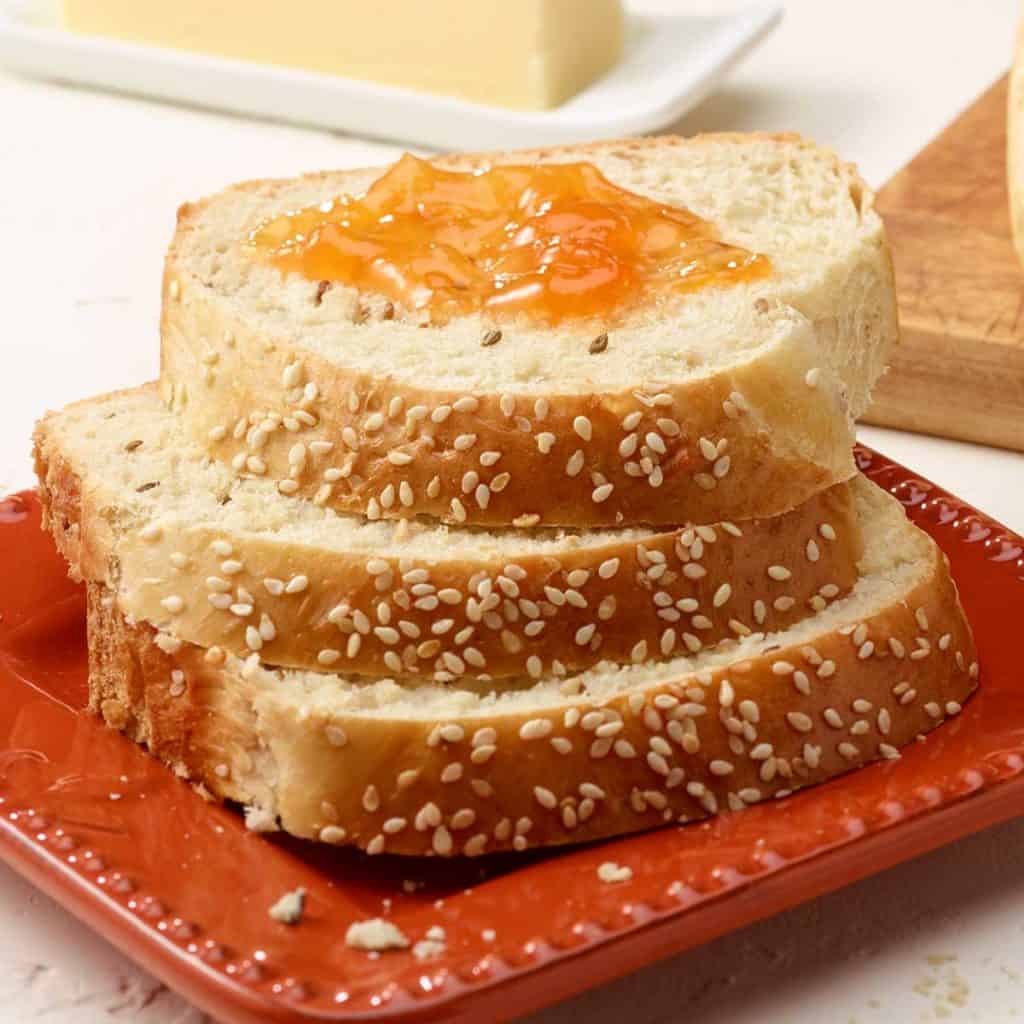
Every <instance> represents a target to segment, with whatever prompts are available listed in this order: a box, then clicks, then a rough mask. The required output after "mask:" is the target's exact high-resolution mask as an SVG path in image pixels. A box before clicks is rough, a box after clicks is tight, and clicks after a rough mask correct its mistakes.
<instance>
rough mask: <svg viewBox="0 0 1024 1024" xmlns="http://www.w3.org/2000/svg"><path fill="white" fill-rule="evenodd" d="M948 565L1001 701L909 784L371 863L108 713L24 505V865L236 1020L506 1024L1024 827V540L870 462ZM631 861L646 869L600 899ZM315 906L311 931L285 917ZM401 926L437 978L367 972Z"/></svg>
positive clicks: (913, 755) (951, 737)
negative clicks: (300, 894)
mask: <svg viewBox="0 0 1024 1024" xmlns="http://www.w3.org/2000/svg"><path fill="white" fill-rule="evenodd" d="M858 458H859V461H860V464H861V467H862V469H863V470H864V471H865V472H866V473H867V474H868V476H870V477H872V478H873V479H874V480H875V481H876V482H877V483H879V484H880V485H882V486H883V487H886V488H888V489H889V490H891V491H892V492H893V493H894V494H896V495H897V496H898V497H899V498H900V499H901V500H902V501H903V503H904V505H905V506H906V507H907V510H908V513H909V514H910V516H911V517H912V518H913V519H914V521H915V522H917V523H918V524H919V525H920V526H922V527H923V528H924V529H926V530H927V531H928V532H929V533H930V534H932V536H933V537H935V539H936V540H937V541H938V542H939V544H940V545H941V546H942V547H943V549H944V550H945V551H946V552H947V554H948V555H949V558H950V562H951V563H952V568H953V573H954V575H955V577H956V579H957V581H958V582H959V585H960V590H961V595H962V598H963V602H964V605H965V607H966V609H967V614H968V617H969V618H970V620H971V622H972V623H973V626H974V630H975V635H976V639H977V644H978V650H979V655H980V661H981V668H982V678H981V687H980V690H979V691H978V693H977V695H976V696H975V697H974V698H973V699H972V700H971V701H970V702H969V704H968V705H967V707H966V708H965V710H964V712H963V714H961V715H959V716H958V717H957V718H956V719H955V720H952V721H949V722H947V723H946V724H944V725H943V726H942V727H941V728H940V729H938V730H937V731H936V732H934V733H932V734H931V735H930V736H929V737H928V739H927V740H925V741H924V742H922V743H919V744H916V745H915V746H914V747H913V748H912V749H910V750H908V751H907V752H906V753H905V755H904V756H903V757H902V758H901V759H900V760H898V761H891V762H886V763H884V764H878V765H874V766H871V767H869V768H865V769H862V770H861V771H859V772H856V773H854V774H851V775H848V776H846V777H844V778H840V779H836V780H834V781H832V782H830V783H827V784H825V785H823V786H819V787H817V788H815V789H812V790H808V791H807V792H805V793H800V794H797V795H796V796H793V797H790V798H788V799H786V800H784V801H781V802H777V803H774V804H772V805H760V806H757V807H754V808H751V809H749V810H747V811H745V812H744V813H742V814H726V815H723V816H721V817H719V818H717V819H716V820H714V821H713V822H710V823H706V824H702V825H693V826H688V827H686V828H678V827H675V828H665V829H662V830H660V831H655V832H650V833H647V834H644V835H639V836H633V837H630V838H626V839H621V840H616V841H613V842H610V843H604V844H600V845H593V846H589V847H581V848H577V849H574V850H570V851H567V852H561V853H557V854H547V855H544V854H534V855H530V856H519V857H508V856H505V857H493V858H485V859H483V860H475V861H459V860H452V861H439V860H409V859H402V858H397V857H392V858H389V857H375V858H368V857H365V856H363V855H361V854H358V853H353V852H350V851H339V850H335V849H331V848H323V849H321V848H318V847H315V846H313V845H311V844H307V843H302V842H299V841H296V840H290V839H288V838H287V837H278V838H272V839H267V838H265V837H262V836H259V835H255V834H253V833H250V832H247V831H246V829H245V828H244V826H243V825H242V822H241V820H240V818H239V816H238V815H237V814H235V813H233V812H232V811H230V810H225V809H223V808H221V807H215V806H212V805H210V804H208V803H206V802H204V801H203V799H202V798H201V797H200V796H199V795H197V793H195V792H194V791H193V790H192V789H191V788H189V786H187V785H186V784H185V783H183V782H181V781H179V780H177V779H176V778H175V777H174V776H173V775H172V774H171V773H170V772H169V771H167V769H165V768H164V767H162V766H161V765H159V764H157V763H156V762H155V761H153V760H152V759H150V758H148V757H147V756H146V755H145V754H144V753H143V752H142V751H141V750H139V749H138V748H137V747H135V746H134V745H133V744H131V743H129V742H128V741H127V740H126V739H124V738H123V737H122V736H120V735H119V734H117V733H115V732H112V731H109V730H107V729H105V728H104V727H102V726H101V725H100V724H99V722H98V721H97V720H96V719H94V718H93V717H91V716H90V715H88V714H84V713H82V712H81V711H79V710H78V709H79V708H81V707H82V705H83V704H84V703H85V695H86V650H85V629H84V613H83V598H82V594H81V592H80V590H79V589H78V588H76V587H75V586H74V585H72V584H71V583H69V582H68V581H67V579H66V578H65V575H64V566H63V564H62V563H61V561H60V560H59V558H58V556H57V555H56V553H55V552H54V550H53V547H52V545H51V544H50V542H49V540H48V539H46V538H44V536H43V535H42V534H41V532H40V531H39V525H38V518H39V516H38V505H37V503H36V500H35V498H34V496H33V495H32V494H24V495H20V496H16V497H13V498H9V499H8V500H7V501H6V502H3V503H0V614H2V620H0V687H2V692H3V694H4V699H3V701H0V855H2V856H3V857H4V858H5V859H6V860H7V861H8V862H9V863H10V864H12V865H13V866H14V867H15V868H16V869H17V870H18V871H20V872H22V873H23V874H25V875H26V876H27V877H28V878H30V879H32V880H33V881H34V882H35V883H36V884H37V885H39V886H40V888H42V889H44V890H45V891H47V892H48V893H50V894H51V895H52V896H54V897H55V898H56V899H57V900H59V901H60V902H61V903H63V904H64V905H65V906H67V907H68V908H69V909H70V910H72V911H73V912H74V913H76V914H77V915H79V916H80V917H81V918H83V919H84V920H85V921H87V922H89V923H90V924H91V925H92V926H93V927H94V928H96V930H97V931H98V932H100V933H101V934H102V935H104V936H106V937H107V938H108V939H110V941H111V942H113V943H114V944H115V945H117V946H119V947H120V948H121V949H122V950H124V951H125V952H126V953H127V954H128V955H129V956H132V957H134V958H135V959H136V960H138V961H139V962H140V963H142V964H143V965H145V966H146V967H147V968H148V969H149V970H151V971H152V972H153V973H154V974H156V975H158V976H159V977H160V978H162V979H163V980H164V981H166V982H167V983H168V984H169V985H171V986H172V987H174V988H176V989H177V990H178V991H180V992H182V993H183V994H185V995H186V996H187V997H189V998H190V999H192V1000H193V1001H194V1002H196V1003H198V1004H199V1005H200V1006H203V1007H204V1008H206V1009H208V1010H209V1011H210V1012H211V1013H213V1014H215V1015H216V1016H217V1017H218V1019H223V1020H226V1021H237V1022H240V1021H257V1020H259V1021H267V1020H272V1021H309V1020H334V1021H350V1020H365V1019H369V1018H373V1019H381V1018H388V1017H391V1018H398V1017H401V1019H403V1020H417V1021H427V1020H430V1021H440V1020H444V1021H457V1020H458V1021H463V1020H470V1019H472V1020H503V1019H508V1018H510V1017H514V1016H517V1015H519V1014H523V1013H526V1012H528V1011H530V1010H534V1009H536V1008H538V1007H540V1006H543V1005H545V1004H547V1003H552V1002H555V1001H557V1000H559V999H564V998H566V997H567V996H571V995H573V994H574V993H577V992H580V991H582V990H583V989H585V988H588V987H590V986H593V985H597V984H600V983H602V982H605V981H609V980H611V979H612V978H615V977H617V976H619V975H621V974H624V973H626V972H627V971H631V970H634V969H636V968H637V967H640V966H642V965H644V964H646V963H648V962H650V961H652V960H655V959H657V958H659V957H663V956H666V955H668V954H670V953H673V952H677V951H679V950H682V949H686V948H688V947H691V946H694V945H697V944H698V943H702V942H706V941H708V940H709V939H712V938H715V937H716V936H718V935H721V934H722V933H724V932H726V931H728V930H730V929H733V928H738V927H740V926H742V925H745V924H749V923H750V922H752V921H755V920H757V919H759V918H762V917H765V916H767V915H769V914H773V913H776V912H777V911H779V910H782V909H784V908H786V907H790V906H793V905H794V904H796V903H799V902H801V901H802V900H806V899H810V898H812V897H814V896H817V895H819V894H821V893H824V892H827V891H829V890H832V889H836V888H838V887H839V886H842V885H846V884H847V883H849V882H853V881H855V880H856V879H859V878H862V877H864V876H865V875H868V874H871V873H873V872H876V871H880V870H882V869H883V868H886V867H889V866H891V865H893V864H896V863H897V862H899V861H902V860H905V859H907V858H909V857H914V856H916V855H917V854H920V853H923V852H925V851H926V850H930V849H933V848H934V847H937V846H939V845H941V844H943V843H947V842H950V841H951V840H953V839H957V838H959V837H961V836H964V835H967V834H968V833H970V832H974V831H976V830H978V829H981V828H985V827H986V826H988V825H992V824H994V823H996V822H998V821H1002V820H1005V819H1006V818H1010V817H1012V816H1014V815H1016V814H1018V813H1019V812H1021V811H1024V775H1022V772H1024V687H1022V686H1021V685H1020V684H1021V669H1020V664H1021V663H1020V658H1019V655H1018V653H1017V652H1018V644H1019V638H1018V636H1017V635H1016V634H1017V630H1018V629H1019V626H1020V623H1021V622H1022V621H1024V539H1022V538H1020V537H1018V536H1015V535H1013V534H1011V533H1009V532H1007V531H1006V530H1004V529H1003V528H1002V527H1000V526H999V525H998V524H996V523H994V522H992V521H991V520H990V519H987V518H986V517H985V516H983V515H981V514H980V513H978V512H976V511H974V510H973V509H971V508H969V507H968V506H966V505H964V504H963V503H962V502H960V501H958V500H956V499H954V498H951V497H950V496H948V495H947V494H946V493H945V492H943V491H941V490H940V489H939V488H937V487H935V486H933V485H932V484H929V483H926V482H924V481H921V480H917V479H915V478H913V477H912V476H911V475H910V473H909V472H908V471H906V470H905V469H903V468H901V467H900V466H897V465H894V464H893V463H891V462H889V461H888V460H886V459H884V458H883V457H881V456H879V455H875V454H873V453H871V452H869V451H866V450H860V451H859V452H858ZM605 860H615V861H617V862H618V863H620V864H625V865H628V866H629V867H630V868H632V871H633V877H632V879H631V880H630V881H628V882H625V883H621V884H605V883H602V882H599V881H598V878H597V874H596V869H597V866H598V864H600V863H601V862H602V861H605ZM297 886H304V887H305V888H306V889H307V890H308V892H309V899H308V904H307V914H306V917H305V919H304V920H303V922H302V923H301V924H300V925H298V926H297V927H288V926H286V925H283V924H279V923H276V922H275V921H273V920H271V919H270V917H269V916H268V914H267V910H268V908H269V907H270V905H271V904H272V903H274V902H275V900H276V899H277V898H278V897H279V896H280V895H281V894H282V893H284V892H285V891H287V890H291V889H294V888H296V887H297ZM376 916H387V917H390V918H391V919H392V920H394V921H395V922H396V923H397V924H398V925H399V926H400V927H401V928H402V930H403V931H404V932H405V933H406V934H407V935H408V936H410V937H411V938H413V939H414V940H415V939H418V938H421V937H422V936H423V935H424V933H425V932H426V930H427V929H428V928H429V927H430V926H431V925H440V926H441V927H443V928H444V930H445V934H446V937H447V947H446V950H445V951H444V952H443V953H442V954H441V955H440V956H438V957H436V958H435V959H431V960H418V959H416V958H415V957H414V956H413V955H412V954H411V953H409V952H393V953H385V954H382V955H380V956H379V957H377V956H375V955H367V954H366V953H362V952H357V951H355V950H353V949H350V948H348V947H347V946H346V945H345V942H344V934H345V930H346V928H347V926H348V925H349V924H350V923H351V922H352V921H354V920H359V919H363V918H368V917H376Z"/></svg>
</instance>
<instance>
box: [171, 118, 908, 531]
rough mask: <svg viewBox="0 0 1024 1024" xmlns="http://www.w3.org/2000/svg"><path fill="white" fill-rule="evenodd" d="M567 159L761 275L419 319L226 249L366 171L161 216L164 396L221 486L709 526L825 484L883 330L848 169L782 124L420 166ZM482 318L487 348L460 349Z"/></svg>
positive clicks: (269, 184)
mask: <svg viewBox="0 0 1024 1024" xmlns="http://www.w3.org/2000/svg"><path fill="white" fill-rule="evenodd" d="M580 160H585V161H590V162H591V163H593V164H595V165H596V166H597V167H598V168H599V170H600V171H601V172H602V173H603V174H605V175H606V176H607V177H608V178H609V179H610V180H611V181H612V182H614V183H615V184H617V185H619V186H621V187H624V188H626V189H628V190H631V191H633V192H636V193H639V194H642V195H644V196H648V197H651V198H653V199H655V200H657V201H659V202H662V203H665V204H669V205H684V206H686V207H687V208H689V209H691V210H692V211H694V212H695V213H697V214H699V215H700V216H701V217H703V218H705V219H706V220H707V221H709V222H710V223H711V224H712V225H713V226H714V228H715V229H716V230H717V231H718V232H719V234H720V236H721V237H722V239H723V240H725V241H726V242H729V243H733V244H736V245H740V246H743V247H745V248H747V249H749V250H752V251H755V252H758V253H761V254H764V255H767V256H768V257H769V258H770V260H771V265H772V273H771V274H770V275H769V276H768V277H766V278H764V279H759V280H757V281H752V282H747V283H743V284H735V285H732V286H730V287H706V288H704V289H701V290H698V291H694V292H688V293H686V294H682V295H678V296H675V297H672V296H662V297H661V298H659V299H658V301H657V302H650V303H648V304H647V305H644V306H641V307H640V308H637V309H632V310H630V311H629V313H628V314H626V315H624V317H623V318H622V319H621V320H618V319H615V320H610V321H608V322H603V321H602V322H596V321H592V320H588V321H585V322H581V321H569V322H566V323H564V324H563V325H562V326H558V327H551V326H542V325H539V324H536V323H531V322H528V321H527V320H525V319H524V318H522V317H519V318H517V319H512V320H508V321H502V322H501V323H500V324H497V325H496V324H495V323H494V322H492V321H489V320H485V319H484V318H482V317H480V316H478V315H466V316H462V317H459V318H457V319H455V320H452V321H450V322H448V323H446V324H444V325H443V326H435V325H431V324H429V323H424V322H422V319H421V317H420V314H418V313H417V312H416V311H413V310H405V309H401V308H397V309H396V308H395V307H394V306H393V304H391V303H388V302H386V301H385V300H384V298H383V297H382V296H375V295H368V294H358V293H357V292H356V291H355V290H354V289H352V288H350V287H346V286H342V285H340V284H338V285H335V286H333V287H330V288H328V289H327V290H326V291H325V290H324V288H323V287H322V286H321V284H320V283H318V282H316V281H312V280H308V279H307V278H305V277H303V276H301V275H298V274H288V275H283V274H281V273H280V272H278V271H277V270H276V269H274V268H273V267H272V266H270V265H269V264H268V263H267V262H266V261H262V260H261V259H260V258H259V257H258V255H254V252H253V249H252V248H251V246H249V245H247V244H246V240H247V238H248V237H249V235H250V233H251V232H252V231H253V229H254V228H256V227H257V226H259V225H260V224H261V223H263V222H264V221H266V220H267V219H268V218H271V217H274V216H276V215H280V214H282V213H284V212H287V211H291V210H294V209H296V208H299V207H304V206H309V205H311V204H314V203H320V202H324V201H327V200H331V199H335V198H337V197H338V196H339V195H341V194H353V193H361V192H363V191H364V190H365V189H366V188H367V187H368V186H369V185H370V184H371V182H373V180H374V179H375V178H377V177H378V176H379V175H380V174H381V173H382V169H379V168H377V169H369V170H361V171H346V172H339V173H333V174H318V175H310V176H307V177H303V178H299V179H296V180H293V181H257V182H250V183H247V184H243V185H239V186H236V187H234V188H232V189H229V190H228V191H226V192H224V193H222V194H220V195H218V196H215V197H213V198H211V199H207V200H204V201H202V202H200V203H196V204H193V205H187V206H184V207H182V209H181V210H180V212H179V216H178V228H177V232H176V234H175V237H174V240H173V243H172V245H171V247H170V251H169V254H168V257H167V262H166V267H165V274H164V284H163V295H164V302H163V315H162V374H161V379H162V387H163V393H164V397H165V400H166V401H167V402H168V403H169V405H170V406H171V407H172V408H173V409H174V411H175V412H177V413H178V414H179V415H180V416H181V419H182V422H183V423H184V425H185V427H186V430H187V431H188V432H189V434H190V436H191V437H192V438H193V439H194V440H196V441H197V442H199V443H200V444H202V445H204V447H206V448H207V449H208V450H209V452H210V453H211V454H212V455H213V456H214V457H215V458H217V459H218V460H220V461H222V462H224V463H226V464H228V465H230V466H232V467H233V468H234V471H235V472H236V473H237V474H239V475H241V476H259V477H261V478H263V479H266V480H268V481H271V482H272V483H274V484H275V485H276V486H277V487H279V488H280V490H281V491H282V493H287V494H295V495H300V496H305V497H308V498H312V499H313V500H315V501H317V502H318V503H322V504H326V505H330V506H332V507H334V508H337V509H341V510H346V511H352V512H357V513H360V514H365V515H367V516H368V517H370V518H389V517H402V516H409V515H415V514H418V513H427V514H430V515H433V516H436V517H439V518H441V519H444V520H447V521H450V522H459V523H461V522H466V523H476V524H484V525H488V524H503V525H507V524H515V525H536V524H538V523H540V524H544V525H565V526H606V525H621V524H637V523H652V524H661V525H674V524H677V523H679V522H681V521H687V520H691V521H694V522H713V521H715V520H716V519H736V518H749V517H755V516H767V515H775V514H778V513H780V512H784V511H786V510H788V509H791V508H793V507H795V506H796V505H799V504H800V503H802V502H804V501H806V500H807V499H808V498H810V497H811V496H812V495H814V494H816V493H818V492H819V491H821V490H823V489H825V488H827V487H829V486H830V485H832V484H835V483H837V482H841V481H844V480H846V479H848V478H850V477H851V476H852V475H853V474H854V472H855V468H854V464H853V461H852V458H851V454H850V449H851V443H852V438H853V435H852V423H853V418H854V417H855V416H857V415H858V414H859V413H860V412H861V411H862V410H863V409H864V408H866V406H867V404H868V401H869V397H870V392H871V388H872V385H873V384H874V382H875V381H876V379H877V378H878V376H879V375H880V374H881V372H882V370H883V368H884V366H885V364H886V361H887V359H888V355H889V351H890V349H891V346H892V345H893V343H894V341H895V340H896V336H897V322H896V307H895V299H894V292H893V282H892V267H891V261H890V256H889V251H888V247H887V245H886V241H885V235H884V231H883V228H882V224H881V221H880V219H879V217H878V215H877V214H876V213H875V210H874V205H873V203H874V200H873V196H872V193H871V192H870V190H869V189H868V188H867V187H866V186H865V184H864V182H863V181H862V180H861V179H860V177H859V176H858V175H857V173H856V171H855V170H854V169H853V168H852V167H850V166H849V165H846V164H843V163H841V162H840V161H839V160H838V159H837V158H836V157H835V155H834V154H833V153H832V152H830V151H828V150H824V149H821V148H818V147H816V146H814V145H812V144H811V143H808V142H805V141H803V140H801V139H800V138H798V137H796V136H791V135H779V136H773V135H710V136H703V137H698V138H695V139H679V138H653V139H643V140H636V141H630V142H616V143H601V144H596V145H592V146H582V147H574V148H567V149H556V150H544V151H537V152H529V153H508V154H490V155H485V156H462V157H448V158H445V159H444V160H442V161H440V162H441V163H443V165H444V166H445V167H448V168H454V169H463V170H469V169H474V168H480V167H485V166H487V165H489V164H494V163H501V162H513V163H516V162H518V163H523V162H541V161H543V162H559V161H561V162H565V161H580ZM496 326H497V327H499V328H500V330H501V339H500V341H499V342H498V343H497V344H492V345H487V346H483V345H481V341H482V339H483V338H484V337H485V335H487V334H488V332H491V331H492V330H493V329H494V328H495V327H496ZM603 334H607V335H608V341H607V346H606V347H604V348H603V349H602V350H600V351H596V352H592V351H591V348H592V347H593V346H591V342H592V341H593V340H594V338H595V336H599V335H603ZM492 337H493V334H492Z"/></svg>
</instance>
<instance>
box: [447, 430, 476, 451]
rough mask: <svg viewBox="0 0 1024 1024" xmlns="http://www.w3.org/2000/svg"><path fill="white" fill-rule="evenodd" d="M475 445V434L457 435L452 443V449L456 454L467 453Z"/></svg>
mask: <svg viewBox="0 0 1024 1024" xmlns="http://www.w3.org/2000/svg"><path fill="white" fill-rule="evenodd" d="M475 444H476V434H459V435H458V437H456V438H455V440H454V441H453V442H452V447H453V448H454V449H455V450H456V451H457V452H465V451H469V449H470V448H472V447H473V445H475Z"/></svg>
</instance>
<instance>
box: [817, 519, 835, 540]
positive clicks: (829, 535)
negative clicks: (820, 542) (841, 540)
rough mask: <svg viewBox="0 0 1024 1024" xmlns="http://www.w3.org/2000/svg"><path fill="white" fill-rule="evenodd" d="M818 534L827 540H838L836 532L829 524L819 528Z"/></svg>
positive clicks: (823, 524)
mask: <svg viewBox="0 0 1024 1024" xmlns="http://www.w3.org/2000/svg"><path fill="white" fill-rule="evenodd" d="M818 533H820V534H821V536H822V537H824V538H825V540H835V539H836V531H835V530H833V529H832V527H831V526H830V525H829V524H828V523H822V524H821V525H820V526H819V527H818Z"/></svg>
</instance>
